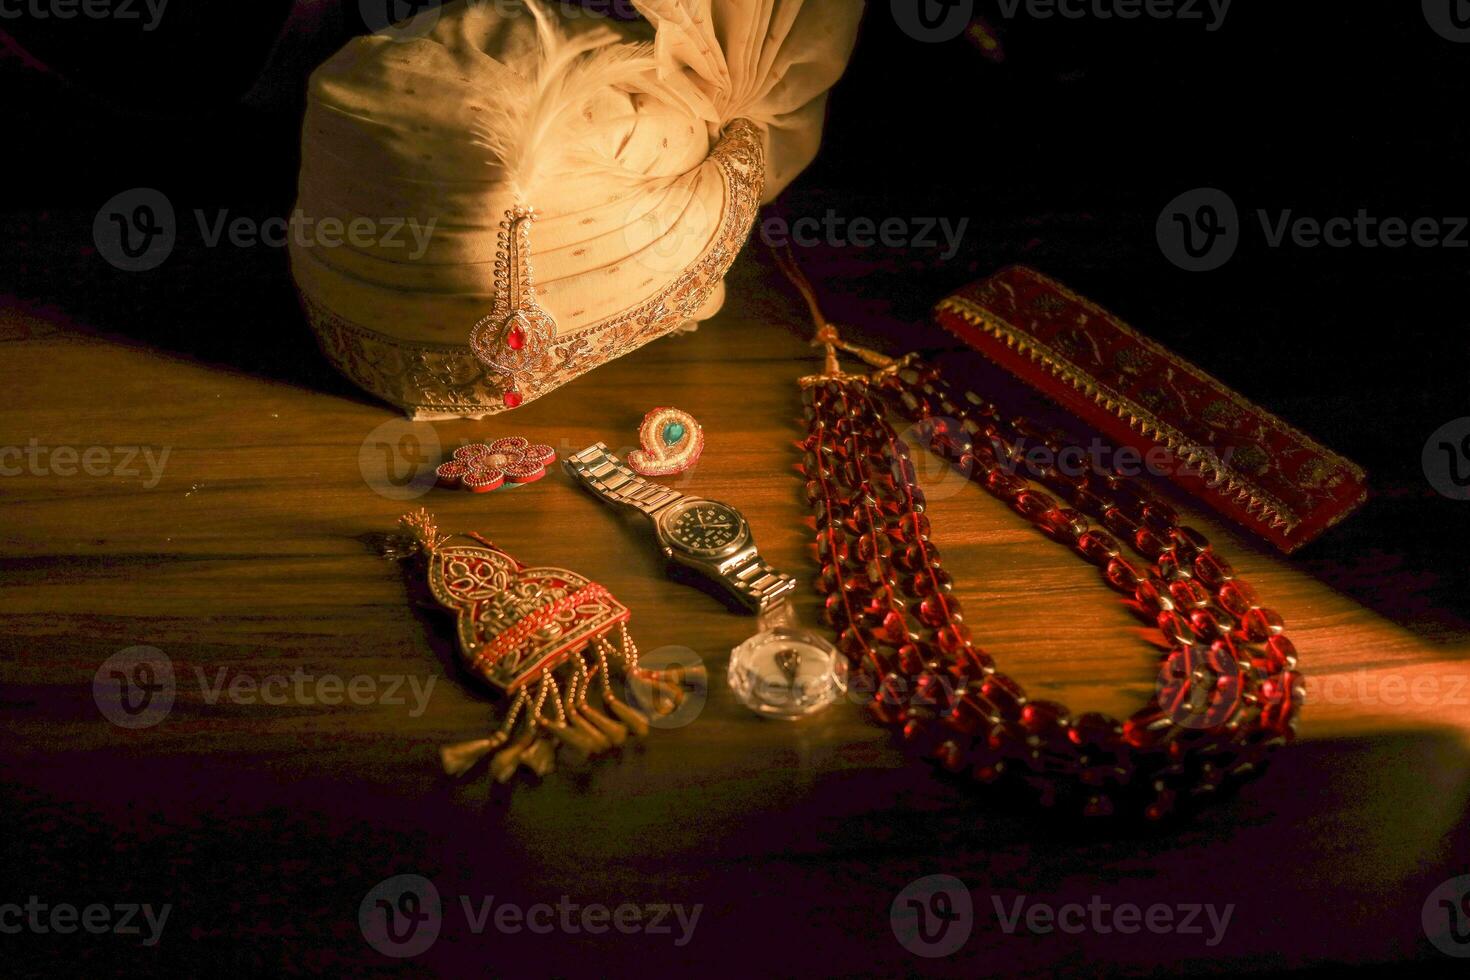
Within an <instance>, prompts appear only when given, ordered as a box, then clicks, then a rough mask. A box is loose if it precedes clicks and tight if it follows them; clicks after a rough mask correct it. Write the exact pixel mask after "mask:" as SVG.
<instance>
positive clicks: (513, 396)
mask: <svg viewBox="0 0 1470 980" xmlns="http://www.w3.org/2000/svg"><path fill="white" fill-rule="evenodd" d="M500 400H501V401H503V402H505V407H506V408H515V407H517V406H518V405H520V403H521V393H520V392H519V391H507V392H506V393H505V394H503V395H501V396H500Z"/></svg>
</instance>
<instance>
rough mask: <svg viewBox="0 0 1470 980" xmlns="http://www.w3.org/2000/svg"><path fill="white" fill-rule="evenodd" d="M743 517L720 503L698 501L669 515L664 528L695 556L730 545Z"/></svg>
mask: <svg viewBox="0 0 1470 980" xmlns="http://www.w3.org/2000/svg"><path fill="white" fill-rule="evenodd" d="M744 523H745V522H744V520H743V519H742V518H741V517H740V515H739V514H737V513H736V512H735V511H734V510H732V509H731V508H729V507H726V506H725V505H724V504H717V503H713V502H711V501H708V500H701V501H699V502H698V503H694V504H691V505H689V506H688V507H685V508H683V509H682V510H680V511H679V512H678V513H675V514H671V515H670V517H669V520H668V522H667V523H666V524H665V525H664V530H665V531H667V532H668V535H669V537H670V538H671V539H672V540H673V542H674V543H675V544H677V545H678V546H679V547H681V548H683V549H685V550H686V551H690V552H693V553H694V554H696V555H713V554H716V553H717V552H719V551H721V550H722V549H724V548H728V547H729V546H730V545H731V544H734V543H735V541H736V540H738V539H739V538H740V536H741V531H742V528H743V526H744Z"/></svg>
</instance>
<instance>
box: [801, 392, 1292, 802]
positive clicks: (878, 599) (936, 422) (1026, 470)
mask: <svg viewBox="0 0 1470 980" xmlns="http://www.w3.org/2000/svg"><path fill="white" fill-rule="evenodd" d="M875 391H876V392H880V393H881V394H883V395H884V396H885V397H888V398H892V399H894V400H896V401H898V402H900V403H901V405H902V406H903V408H904V410H905V411H906V412H908V413H909V414H910V416H911V417H920V418H922V419H923V421H922V422H921V423H920V424H919V425H918V426H917V427H916V431H917V432H918V434H919V436H920V438H921V439H922V440H923V441H924V442H930V443H932V444H933V448H934V450H935V451H936V452H938V453H940V454H941V455H942V456H944V457H946V458H947V459H948V460H949V461H950V462H951V463H952V464H954V465H956V466H957V467H958V469H959V471H960V472H961V473H962V474H963V475H964V476H965V477H967V478H968V479H969V480H970V481H971V482H974V483H977V484H982V485H983V486H984V487H985V488H986V489H988V490H989V491H990V492H991V493H993V494H994V495H995V496H996V497H998V498H1000V499H1001V500H1003V501H1006V502H1009V503H1010V504H1011V505H1012V506H1013V507H1014V508H1015V509H1016V510H1017V511H1019V512H1020V513H1021V514H1023V515H1025V516H1026V517H1027V519H1028V520H1030V521H1031V522H1032V523H1034V524H1035V525H1036V526H1037V528H1038V529H1039V530H1041V531H1042V532H1043V533H1044V534H1046V535H1047V536H1048V537H1050V538H1052V539H1053V540H1055V541H1058V542H1060V543H1062V544H1064V545H1066V546H1068V547H1069V548H1071V549H1073V550H1075V552H1076V553H1078V554H1079V555H1081V556H1082V557H1083V558H1085V559H1087V560H1088V561H1089V562H1091V563H1093V564H1095V565H1097V566H1098V567H1099V568H1100V569H1101V570H1102V572H1103V575H1104V577H1105V579H1106V581H1107V583H1108V584H1109V585H1110V586H1111V587H1112V588H1114V589H1116V590H1118V591H1119V592H1121V593H1123V595H1124V596H1125V597H1126V598H1127V600H1128V602H1129V604H1130V605H1131V606H1133V607H1134V609H1135V611H1138V612H1142V613H1143V614H1145V615H1146V616H1147V617H1148V618H1149V620H1150V621H1152V622H1153V623H1154V624H1155V625H1157V627H1158V628H1159V630H1160V631H1161V634H1162V637H1163V639H1164V641H1165V643H1166V644H1167V648H1168V649H1167V653H1166V655H1165V656H1164V658H1163V662H1162V670H1161V673H1160V675H1159V678H1158V688H1157V694H1156V696H1155V698H1154V699H1152V700H1151V701H1150V703H1149V704H1148V705H1147V706H1146V707H1145V708H1144V709H1143V710H1141V711H1139V712H1138V713H1136V714H1135V715H1133V716H1132V717H1130V718H1129V719H1128V720H1127V722H1126V723H1124V724H1119V722H1118V721H1116V720H1114V719H1111V718H1108V717H1106V716H1104V715H1100V714H1096V713H1090V714H1084V715H1080V716H1075V717H1074V716H1073V715H1072V714H1071V712H1070V711H1069V709H1068V708H1067V707H1066V706H1064V705H1062V704H1059V703H1057V702H1054V701H1047V700H1035V701H1033V700H1029V699H1028V698H1027V697H1026V693H1025V691H1024V689H1023V688H1022V687H1021V685H1020V684H1018V683H1017V682H1016V681H1014V680H1013V679H1011V678H1010V677H1008V676H1006V675H1005V674H1003V673H999V672H997V671H996V670H995V662H994V660H993V659H992V658H991V657H990V655H989V654H987V653H985V652H984V651H982V650H980V649H977V648H976V647H975V645H974V644H973V643H972V641H971V635H970V630H969V629H968V627H967V626H966V625H965V623H964V622H963V620H962V611H961V608H960V602H959V600H958V599H957V598H956V597H955V595H954V589H953V578H952V577H951V575H950V573H949V572H948V571H947V570H946V569H945V568H944V566H943V564H942V563H941V558H940V554H939V549H938V548H936V547H935V546H934V545H933V544H932V543H931V542H930V540H929V538H930V522H929V519H928V517H926V516H925V515H924V508H925V500H924V495H923V493H922V491H921V490H919V488H918V487H917V485H916V480H917V477H916V472H915V467H914V463H913V461H912V460H911V459H910V458H909V455H908V452H909V451H908V449H907V448H906V447H905V446H904V445H903V444H902V442H901V441H900V440H899V439H898V437H897V435H896V433H895V432H894V431H893V428H892V426H891V425H889V423H888V422H887V420H886V419H885V418H884V417H883V416H882V414H881V413H880V412H879V411H878V409H877V407H876V406H875V403H874V392H875ZM972 406H981V407H980V408H978V409H977V408H972ZM807 413H808V416H809V419H810V420H811V427H810V429H809V435H808V437H807V439H806V440H805V442H804V443H803V444H802V450H803V454H804V455H803V466H804V472H805V474H806V479H807V484H806V488H805V489H806V498H807V500H808V501H809V502H810V504H811V506H812V512H813V514H814V515H815V518H816V526H817V541H818V546H817V552H818V557H819V559H820V560H821V562H822V571H821V574H820V576H819V577H818V579H817V587H818V589H819V591H821V592H823V593H824V594H825V595H826V600H825V604H824V616H825V618H826V619H827V620H828V622H829V623H831V625H832V628H833V629H834V631H836V633H837V642H838V647H839V649H841V650H842V652H843V653H844V654H845V655H846V656H847V657H848V658H849V659H850V660H851V661H852V662H853V664H854V665H855V666H854V671H855V673H854V675H853V676H854V677H855V678H860V679H863V681H864V682H865V683H866V685H867V687H866V688H863V689H864V690H870V691H873V692H874V696H873V699H872V702H871V706H872V710H873V711H874V713H875V714H876V715H877V716H878V717H879V719H880V720H882V721H883V722H885V723H886V724H889V725H892V726H894V727H895V728H896V729H897V730H899V731H901V732H902V734H903V736H904V741H905V743H906V744H907V746H908V748H909V749H910V750H911V751H914V752H916V753H919V754H921V755H923V756H925V757H927V758H930V759H932V760H933V761H935V762H937V763H938V764H939V765H941V766H943V767H944V768H945V769H947V770H950V771H954V772H968V773H970V774H971V776H972V777H973V778H975V779H977V780H979V781H981V782H994V781H996V780H999V779H1000V778H1001V777H1003V776H1007V775H1009V776H1010V777H1011V778H1013V779H1014V780H1015V782H1016V784H1017V785H1025V786H1027V787H1030V788H1031V789H1034V790H1035V791H1036V793H1037V795H1038V796H1039V798H1040V799H1041V801H1042V802H1043V803H1050V802H1065V803H1068V804H1069V805H1071V806H1073V807H1075V809H1076V810H1077V811H1080V812H1082V813H1085V814H1090V815H1094V816H1108V815H1112V814H1115V813H1122V812H1125V811H1126V812H1128V813H1131V814H1134V815H1137V814H1139V813H1140V812H1142V814H1143V815H1144V816H1147V817H1150V818H1153V819H1163V818H1164V817H1166V816H1167V815H1169V814H1171V813H1173V812H1174V811H1175V810H1176V809H1178V808H1179V807H1180V806H1182V805H1183V803H1184V802H1185V801H1187V800H1191V799H1195V798H1198V797H1199V796H1200V795H1202V794H1207V793H1210V792H1211V791H1214V790H1216V789H1217V788H1219V787H1220V786H1222V785H1223V783H1224V781H1225V780H1226V778H1227V777H1228V776H1230V775H1232V774H1237V773H1241V772H1244V771H1246V770H1248V769H1250V768H1252V766H1254V764H1255V762H1256V761H1258V760H1259V758H1260V756H1261V755H1262V753H1264V751H1265V747H1266V746H1267V745H1268V744H1276V743H1279V742H1280V741H1281V740H1282V739H1284V738H1286V737H1288V736H1289V735H1290V733H1291V731H1292V729H1293V728H1294V726H1295V723H1296V717H1297V713H1298V711H1299V710H1300V706H1301V702H1302V700H1303V696H1304V693H1305V690H1304V687H1303V685H1302V683H1301V679H1300V676H1299V675H1297V674H1295V673H1294V667H1295V664H1296V659H1297V658H1296V650H1295V648H1294V647H1293V646H1292V644H1291V641H1289V640H1288V639H1286V637H1285V636H1284V635H1283V634H1282V624H1281V619H1280V617H1279V616H1277V615H1276V614H1275V613H1274V612H1272V611H1271V610H1269V609H1263V608H1261V607H1260V605H1259V603H1258V600H1257V598H1256V594H1255V591H1254V590H1253V589H1252V588H1251V587H1250V586H1249V585H1248V584H1247V583H1246V582H1244V581H1242V580H1239V579H1237V578H1235V573H1234V570H1233V569H1232V568H1231V567H1230V564H1229V563H1228V562H1227V561H1225V560H1224V559H1223V558H1221V557H1220V556H1218V555H1216V554H1215V553H1214V551H1213V550H1212V549H1211V547H1210V543H1209V541H1208V540H1207V539H1206V538H1205V536H1204V535H1202V534H1200V533H1199V532H1198V531H1196V530H1194V529H1193V528H1189V527H1185V526H1181V525H1180V524H1179V515H1178V514H1177V513H1176V512H1175V511H1174V509H1173V508H1172V507H1170V506H1169V505H1167V504H1165V503H1163V502H1162V501H1160V500H1159V499H1157V498H1156V497H1154V496H1153V495H1152V494H1151V493H1150V492H1149V491H1148V490H1146V489H1144V488H1142V487H1141V486H1140V485H1139V484H1137V483H1136V482H1135V481H1133V480H1130V479H1128V478H1124V477H1121V476H1118V475H1116V474H1108V473H1102V472H1099V471H1096V470H1088V471H1086V472H1083V473H1079V474H1072V473H1064V472H1062V471H1061V470H1060V469H1059V468H1057V467H1056V466H1053V465H1048V464H1045V463H1037V462H1036V461H1035V460H1028V459H1026V458H1024V453H1023V452H1022V450H1023V449H1024V448H1026V447H1028V446H1033V445H1046V446H1048V447H1051V448H1052V449H1053V451H1055V449H1056V447H1059V446H1061V445H1065V444H1067V442H1066V440H1065V439H1064V438H1063V437H1062V436H1060V435H1057V434H1054V433H1049V432H1043V431H1042V430H1040V429H1037V428H1035V427H1032V426H1030V425H1028V424H1027V423H1025V422H1024V420H1022V421H1020V422H1011V421H1009V420H1005V419H1004V417H1003V416H1001V415H1000V414H999V413H998V412H997V411H995V410H994V408H993V406H986V405H985V403H984V402H983V400H982V399H979V398H978V396H973V397H967V398H966V399H963V400H962V399H960V398H958V397H954V396H952V395H951V394H950V393H949V390H948V388H947V387H946V385H945V384H944V382H943V381H942V380H940V379H939V377H938V374H937V372H935V371H933V370H932V369H930V368H927V367H926V368H924V369H923V370H922V371H916V370H910V369H907V368H906V369H904V370H902V371H899V372H895V373H891V374H888V375H886V376H884V377H883V378H882V380H881V381H875V382H873V386H872V387H868V386H864V385H863V384H861V383H858V382H852V381H847V380H831V381H828V382H826V383H824V384H820V385H818V386H815V387H813V388H811V389H809V390H808V392H807ZM920 444H923V443H922V442H921V443H920ZM1018 467H1019V468H1020V469H1019V472H1018V470H1017V468H1018ZM1021 474H1031V475H1032V476H1033V477H1035V479H1036V480H1037V481H1039V485H1038V484H1033V483H1032V482H1029V481H1028V480H1027V479H1025V478H1023V476H1022V475H1021ZM1039 486H1044V487H1046V488H1047V490H1050V491H1053V492H1054V493H1055V494H1057V495H1058V496H1056V497H1054V496H1053V495H1052V493H1048V492H1047V490H1043V489H1040V488H1039ZM1059 499H1060V500H1061V501H1065V503H1059ZM1089 516H1090V517H1091V518H1092V519H1094V520H1097V519H1100V520H1101V521H1102V523H1103V524H1104V525H1105V526H1106V527H1107V529H1108V530H1106V531H1104V530H1100V529H1095V528H1092V527H1090V526H1089V524H1088V519H1089ZM1125 546H1126V547H1128V548H1131V550H1132V551H1134V552H1136V553H1137V554H1139V555H1141V556H1142V558H1143V561H1142V562H1141V563H1139V562H1138V560H1137V559H1133V558H1129V557H1124V555H1123V552H1124V550H1125ZM880 678H881V680H880ZM853 684H854V687H853V689H854V690H857V689H859V686H860V685H859V684H858V682H857V681H854V682H853ZM1130 785H1131V786H1133V787H1134V788H1131V789H1129V788H1126V787H1128V786H1130ZM1140 789H1142V790H1143V791H1144V792H1143V793H1142V794H1140V792H1139V790H1140Z"/></svg>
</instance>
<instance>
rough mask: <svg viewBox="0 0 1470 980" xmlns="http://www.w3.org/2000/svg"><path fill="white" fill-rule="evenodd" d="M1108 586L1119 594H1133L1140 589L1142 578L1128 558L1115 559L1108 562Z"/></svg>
mask: <svg viewBox="0 0 1470 980" xmlns="http://www.w3.org/2000/svg"><path fill="white" fill-rule="evenodd" d="M1105 574H1106V575H1107V580H1108V584H1109V585H1111V586H1112V587H1113V588H1115V589H1117V590H1118V591H1119V592H1132V591H1133V590H1135V589H1137V588H1138V583H1139V581H1140V580H1141V576H1140V575H1139V573H1138V569H1137V568H1135V567H1134V566H1133V565H1132V564H1131V563H1129V561H1128V560H1127V559H1126V558H1113V559H1111V560H1109V561H1108V567H1107V571H1106V573H1105Z"/></svg>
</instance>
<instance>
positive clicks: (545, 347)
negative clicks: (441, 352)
mask: <svg viewBox="0 0 1470 980" xmlns="http://www.w3.org/2000/svg"><path fill="white" fill-rule="evenodd" d="M535 217H536V213H535V211H534V210H533V209H531V208H529V207H523V206H517V207H514V208H511V209H510V210H509V211H507V212H506V216H505V220H504V221H502V222H501V223H500V236H499V243H500V244H499V249H498V250H497V252H496V255H495V301H494V305H493V306H492V307H491V308H490V312H489V314H488V315H486V316H484V317H481V318H480V320H479V322H477V323H476V324H475V325H474V327H473V328H472V329H471V330H470V350H471V351H473V352H474V355H475V357H476V358H477V359H478V360H479V361H480V362H481V363H482V364H484V365H485V366H486V367H487V368H488V369H489V370H490V372H491V373H492V374H494V375H496V376H497V377H498V378H499V380H500V389H501V398H502V400H503V401H504V402H505V407H506V408H515V407H517V406H518V405H520V404H521V403H522V402H523V401H525V399H526V398H527V396H531V397H534V396H536V395H537V394H539V393H540V389H541V387H542V379H543V377H544V376H545V372H542V371H539V370H538V366H539V365H540V364H541V363H542V362H544V361H545V360H546V359H547V358H549V357H550V356H551V345H552V343H553V342H555V340H556V320H555V319H553V318H552V316H551V314H550V313H547V312H546V311H545V310H544V309H542V308H541V306H540V305H539V304H538V303H537V302H536V286H535V282H534V280H533V277H532V272H531V222H532V221H534V220H535Z"/></svg>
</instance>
